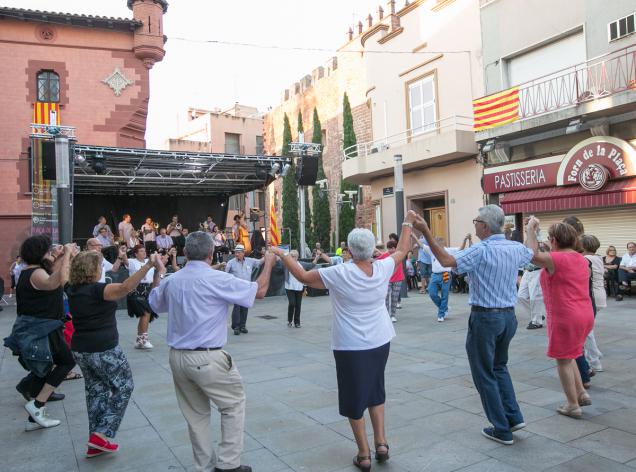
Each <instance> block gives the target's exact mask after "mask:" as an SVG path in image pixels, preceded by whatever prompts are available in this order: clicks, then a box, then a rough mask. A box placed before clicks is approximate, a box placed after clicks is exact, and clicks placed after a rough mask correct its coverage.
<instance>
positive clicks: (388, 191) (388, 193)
mask: <svg viewBox="0 0 636 472" xmlns="http://www.w3.org/2000/svg"><path fill="white" fill-rule="evenodd" d="M382 196H383V197H391V196H393V187H384V188H383V189H382Z"/></svg>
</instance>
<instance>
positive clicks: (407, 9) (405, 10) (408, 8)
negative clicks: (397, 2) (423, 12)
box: [396, 0, 426, 18]
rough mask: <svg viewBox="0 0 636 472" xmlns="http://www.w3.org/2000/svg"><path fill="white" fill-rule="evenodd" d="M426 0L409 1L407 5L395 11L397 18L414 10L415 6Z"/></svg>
mask: <svg viewBox="0 0 636 472" xmlns="http://www.w3.org/2000/svg"><path fill="white" fill-rule="evenodd" d="M425 1H426V0H415V1H414V2H413V3H409V4H408V5H407V6H405V7H404V8H402V9H401V10H400V11H398V12H397V13H396V15H397V16H398V18H401V17H403V16H404V15H406V14H407V13H410V12H412V11H413V10H415V9H416V8H417V7H419V6H420V5H421V4H422V3H424V2H425Z"/></svg>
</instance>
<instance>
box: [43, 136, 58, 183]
mask: <svg viewBox="0 0 636 472" xmlns="http://www.w3.org/2000/svg"><path fill="white" fill-rule="evenodd" d="M42 178H43V179H44V180H55V179H56V178H57V173H56V171H55V141H53V140H43V141H42Z"/></svg>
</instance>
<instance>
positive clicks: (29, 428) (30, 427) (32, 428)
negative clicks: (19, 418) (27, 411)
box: [24, 420, 42, 433]
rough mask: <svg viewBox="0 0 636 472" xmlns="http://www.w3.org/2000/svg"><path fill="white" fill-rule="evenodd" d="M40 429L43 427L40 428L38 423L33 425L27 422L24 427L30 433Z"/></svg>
mask: <svg viewBox="0 0 636 472" xmlns="http://www.w3.org/2000/svg"><path fill="white" fill-rule="evenodd" d="M38 429H42V426H40V425H39V424H37V423H32V422H31V421H29V420H27V422H26V425H25V426H24V430H25V431H26V432H27V433H28V432H29V431H37V430H38Z"/></svg>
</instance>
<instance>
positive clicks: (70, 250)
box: [31, 243, 77, 290]
mask: <svg viewBox="0 0 636 472" xmlns="http://www.w3.org/2000/svg"><path fill="white" fill-rule="evenodd" d="M76 252H77V246H76V245H75V244H74V243H69V244H65V245H64V252H63V253H59V252H58V256H57V257H56V259H55V263H54V265H53V272H52V273H51V274H50V275H49V274H47V273H46V271H45V270H36V271H34V272H33V274H32V275H31V285H32V286H33V288H35V289H37V290H55V289H56V288H58V287H63V286H64V285H66V284H67V282H68V277H69V270H70V267H71V258H72V257H73V256H74V255H75V254H76Z"/></svg>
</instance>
